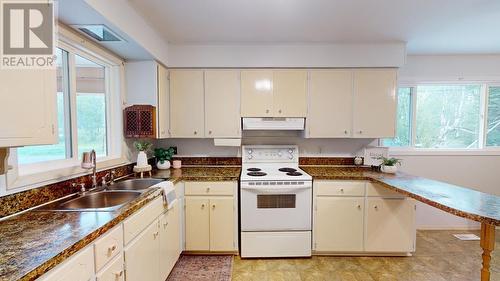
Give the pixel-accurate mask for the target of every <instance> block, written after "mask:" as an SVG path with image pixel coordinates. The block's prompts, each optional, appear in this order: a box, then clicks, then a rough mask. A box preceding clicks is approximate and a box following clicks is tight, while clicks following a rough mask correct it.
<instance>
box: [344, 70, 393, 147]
mask: <svg viewBox="0 0 500 281" xmlns="http://www.w3.org/2000/svg"><path fill="white" fill-rule="evenodd" d="M353 108H354V115H353V119H354V122H353V131H354V133H353V136H354V137H357V138H379V137H394V136H395V134H396V70H392V69H375V70H356V71H355V72H354V105H353Z"/></svg>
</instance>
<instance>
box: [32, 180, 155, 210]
mask: <svg viewBox="0 0 500 281" xmlns="http://www.w3.org/2000/svg"><path fill="white" fill-rule="evenodd" d="M162 181H164V180H163V179H129V180H124V181H120V182H116V183H114V184H113V185H110V186H107V187H106V188H104V189H99V190H96V191H89V192H85V193H80V194H73V195H72V196H69V197H65V198H62V199H60V200H57V201H55V202H52V203H49V204H47V205H44V206H41V207H39V208H37V209H36V210H37V211H82V212H83V211H114V210H117V209H119V208H120V207H122V206H124V205H125V204H127V203H129V202H131V201H132V200H134V199H136V198H137V197H139V196H140V195H141V194H142V193H143V192H145V191H146V190H147V189H148V188H150V187H151V186H153V185H155V184H157V183H160V182H162Z"/></svg>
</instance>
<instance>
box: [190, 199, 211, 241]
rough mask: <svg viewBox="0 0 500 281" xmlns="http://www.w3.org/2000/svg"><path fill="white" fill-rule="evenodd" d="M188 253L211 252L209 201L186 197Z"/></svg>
mask: <svg viewBox="0 0 500 281" xmlns="http://www.w3.org/2000/svg"><path fill="white" fill-rule="evenodd" d="M185 204H186V214H185V216H186V251H208V250H210V226H209V221H210V217H209V216H210V212H209V206H208V205H209V201H208V199H203V198H193V197H185Z"/></svg>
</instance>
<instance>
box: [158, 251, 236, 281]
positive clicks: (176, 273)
mask: <svg viewBox="0 0 500 281" xmlns="http://www.w3.org/2000/svg"><path fill="white" fill-rule="evenodd" d="M232 270H233V256H187V255H186V256H181V257H180V259H179V260H178V261H177V264H176V265H175V266H174V269H173V270H172V272H171V273H170V275H169V276H168V279H167V281H230V280H231V272H232Z"/></svg>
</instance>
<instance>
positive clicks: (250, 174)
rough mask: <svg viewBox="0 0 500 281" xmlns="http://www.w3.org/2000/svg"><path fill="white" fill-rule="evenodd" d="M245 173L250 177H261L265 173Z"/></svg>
mask: <svg viewBox="0 0 500 281" xmlns="http://www.w3.org/2000/svg"><path fill="white" fill-rule="evenodd" d="M247 175H249V176H251V177H263V176H265V175H267V174H266V173H264V172H250V173H247Z"/></svg>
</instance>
